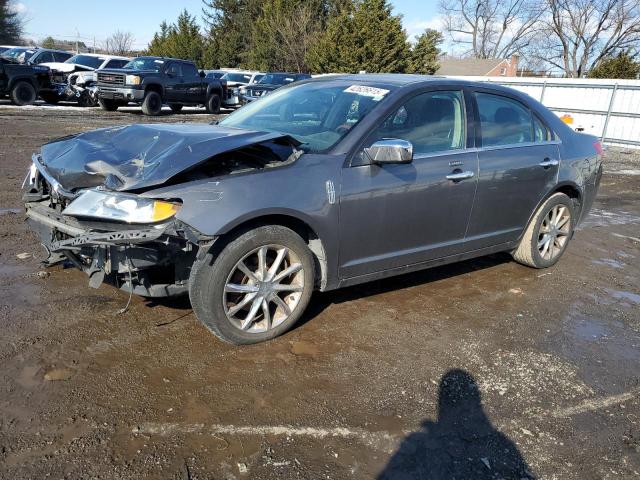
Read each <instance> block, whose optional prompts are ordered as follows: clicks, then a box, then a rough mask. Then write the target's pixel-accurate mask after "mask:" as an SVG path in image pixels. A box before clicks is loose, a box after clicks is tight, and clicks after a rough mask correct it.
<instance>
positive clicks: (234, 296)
mask: <svg viewBox="0 0 640 480" xmlns="http://www.w3.org/2000/svg"><path fill="white" fill-rule="evenodd" d="M601 161H602V148H601V146H600V143H599V142H598V140H597V139H596V138H595V137H592V136H589V135H584V134H579V133H576V132H574V131H572V130H571V129H570V128H569V127H567V126H566V125H565V124H564V123H563V122H562V121H560V120H559V119H558V118H557V117H556V115H554V114H553V113H551V112H550V111H548V110H547V109H546V108H544V107H543V106H542V105H541V104H540V103H538V102H537V101H535V100H533V99H532V98H530V97H528V96H527V95H524V94H522V93H519V92H517V91H514V90H511V89H508V88H504V87H499V86H496V85H488V84H480V83H472V82H467V81H455V80H451V79H445V78H438V77H424V76H411V75H344V76H332V77H324V78H318V79H312V80H307V81H303V82H299V83H295V84H293V85H291V86H288V87H284V88H282V89H279V90H277V91H275V92H274V93H273V94H271V95H269V96H266V97H264V98H262V99H260V100H257V101H256V102H253V103H251V104H250V105H247V106H246V107H244V108H242V109H240V110H238V111H237V112H235V113H233V114H232V115H230V116H229V117H227V118H226V119H225V120H223V121H222V122H220V123H219V124H218V125H132V126H125V127H115V128H107V129H101V130H95V131H91V132H86V133H81V134H78V135H74V136H71V137H65V138H62V139H59V140H57V141H54V142H51V143H49V144H46V145H44V146H43V147H42V149H41V151H40V152H38V153H36V154H34V156H33V164H32V167H31V169H30V171H29V174H28V175H27V178H26V180H25V186H24V190H25V192H24V198H25V203H26V209H27V210H26V214H27V217H28V220H29V222H30V224H31V226H32V228H34V229H35V230H36V231H37V232H38V233H39V235H40V237H41V239H42V243H43V244H44V245H45V247H46V248H47V249H48V251H49V252H50V257H49V262H50V263H54V262H56V261H62V260H66V261H69V262H71V263H73V264H74V265H75V266H76V267H78V268H80V269H82V270H83V271H85V272H86V273H87V274H88V275H89V277H90V280H89V282H90V285H92V286H94V287H98V286H99V285H101V284H102V283H103V282H108V283H110V284H113V285H116V286H117V287H119V288H122V289H124V290H125V291H128V292H132V293H135V294H138V295H142V296H147V297H157V296H170V295H180V294H188V295H189V297H190V299H191V304H192V305H193V308H194V311H195V313H196V315H197V317H198V318H199V319H200V320H201V321H202V323H203V324H204V325H205V326H206V327H207V328H209V329H210V330H211V331H212V332H213V333H214V334H216V335H217V336H218V337H219V338H221V339H222V340H225V341H228V342H231V343H234V344H249V343H255V342H260V341H264V340H267V339H271V338H273V337H275V336H277V335H280V334H282V333H284V332H286V331H287V330H289V329H290V328H291V327H292V326H293V325H294V324H295V323H296V321H297V320H298V319H299V318H300V317H301V315H302V314H303V312H304V310H305V308H306V307H307V304H308V303H309V299H310V298H311V295H312V292H313V291H314V290H321V291H328V290H333V289H336V288H340V287H344V286H348V285H354V284H358V283H362V282H368V281H371V280H376V279H380V278H384V277H389V276H392V275H398V274H402V273H406V272H410V271H414V270H419V269H423V268H428V267H431V266H434V265H441V264H445V263H451V262H456V261H459V260H464V259H468V258H472V257H477V256H481V255H486V254H490V253H494V252H501V251H506V252H510V253H511V254H512V255H513V257H514V259H515V260H516V261H518V262H520V263H522V264H524V265H527V266H530V267H534V268H545V267H549V266H551V265H553V264H555V263H556V262H557V261H558V259H559V258H560V257H561V255H562V253H563V252H564V251H565V249H566V248H567V245H568V243H569V241H570V240H571V237H572V235H573V232H574V229H575V227H576V226H577V225H578V224H579V222H580V221H581V220H582V219H583V218H584V217H585V216H586V215H587V213H588V212H589V209H590V207H591V205H592V202H593V200H594V197H595V196H596V192H597V189H598V185H599V181H600V177H601V172H602V167H601Z"/></svg>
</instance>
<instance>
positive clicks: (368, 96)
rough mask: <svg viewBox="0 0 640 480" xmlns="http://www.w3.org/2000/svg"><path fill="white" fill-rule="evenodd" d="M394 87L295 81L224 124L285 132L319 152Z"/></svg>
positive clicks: (368, 111) (345, 131) (348, 129)
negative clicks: (299, 83)
mask: <svg viewBox="0 0 640 480" xmlns="http://www.w3.org/2000/svg"><path fill="white" fill-rule="evenodd" d="M394 88H395V87H393V86H390V85H382V84H370V83H367V84H366V85H364V84H357V83H354V82H348V81H344V80H341V81H323V82H312V83H306V84H301V85H295V86H292V87H289V88H284V89H278V90H276V91H275V92H274V93H272V94H271V95H268V96H266V97H263V98H262V99H260V100H256V101H255V102H252V103H250V104H248V105H246V106H244V107H242V108H241V109H240V110H237V111H236V112H234V113H233V114H231V115H229V116H228V117H227V118H225V119H224V120H222V121H221V122H220V125H222V126H225V127H236V128H245V129H248V130H259V131H265V132H277V133H283V134H285V135H290V136H292V137H294V138H295V139H296V140H298V141H300V142H301V143H302V146H301V148H302V149H303V150H305V151H306V152H314V153H319V152H323V151H326V150H328V149H329V148H331V147H333V146H334V145H335V144H337V143H338V142H339V141H340V140H341V139H342V138H343V137H344V136H345V135H346V134H347V133H349V131H350V130H351V128H353V126H354V125H356V124H357V123H358V122H359V121H360V120H362V119H363V118H364V117H365V116H366V115H368V114H369V113H370V112H371V111H372V110H373V109H374V108H376V106H377V105H378V104H379V103H380V101H381V100H382V99H383V98H384V97H386V96H387V95H388V94H389V92H390V91H391V90H393V89H394Z"/></svg>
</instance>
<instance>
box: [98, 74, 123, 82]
mask: <svg viewBox="0 0 640 480" xmlns="http://www.w3.org/2000/svg"><path fill="white" fill-rule="evenodd" d="M98 83H101V84H103V85H124V75H123V74H121V73H100V72H98Z"/></svg>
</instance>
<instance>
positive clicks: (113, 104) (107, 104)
mask: <svg viewBox="0 0 640 480" xmlns="http://www.w3.org/2000/svg"><path fill="white" fill-rule="evenodd" d="M98 103H99V104H100V108H102V110H104V111H106V112H115V111H116V110H118V107H119V106H120V104H119V103H118V102H117V101H116V100H107V99H105V98H101V99H99V100H98Z"/></svg>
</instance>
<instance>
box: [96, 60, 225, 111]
mask: <svg viewBox="0 0 640 480" xmlns="http://www.w3.org/2000/svg"><path fill="white" fill-rule="evenodd" d="M226 95H227V84H226V81H224V80H219V79H215V78H207V77H206V76H205V74H204V72H199V71H198V69H197V68H196V66H195V64H194V63H193V62H190V61H188V60H179V59H175V58H164V57H138V58H134V59H133V60H131V61H130V62H129V63H128V64H126V65H125V66H124V67H123V68H118V69H107V68H105V69H102V70H100V71H98V99H99V102H100V106H101V107H102V108H103V110H107V111H115V110H117V109H118V107H121V106H124V105H127V104H128V103H130V102H134V103H138V104H141V105H142V112H143V113H144V114H145V115H159V114H160V111H161V110H162V105H164V104H168V105H169V107H171V110H173V111H174V112H176V113H177V112H179V111H180V110H182V107H183V106H184V105H204V106H205V107H206V108H207V112H209V113H218V112H219V111H220V107H221V105H222V102H223V99H225V98H226Z"/></svg>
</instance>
